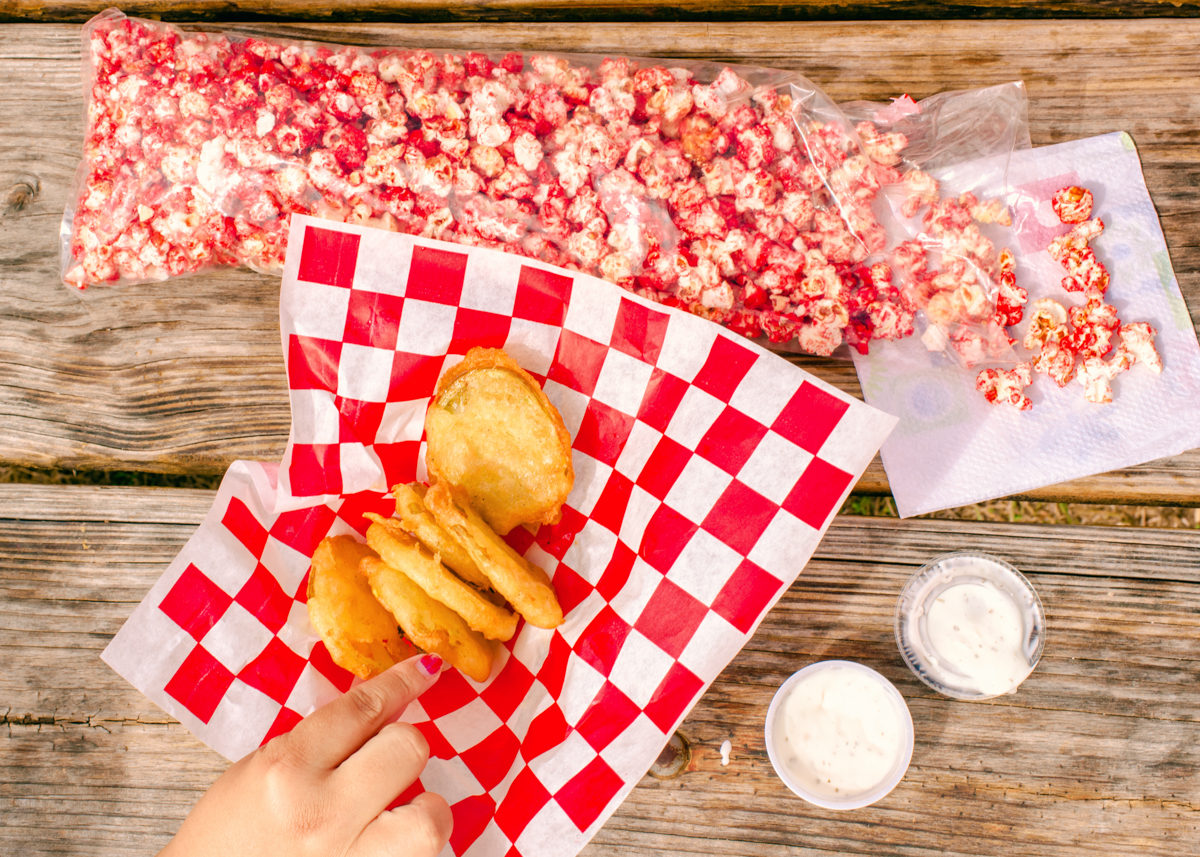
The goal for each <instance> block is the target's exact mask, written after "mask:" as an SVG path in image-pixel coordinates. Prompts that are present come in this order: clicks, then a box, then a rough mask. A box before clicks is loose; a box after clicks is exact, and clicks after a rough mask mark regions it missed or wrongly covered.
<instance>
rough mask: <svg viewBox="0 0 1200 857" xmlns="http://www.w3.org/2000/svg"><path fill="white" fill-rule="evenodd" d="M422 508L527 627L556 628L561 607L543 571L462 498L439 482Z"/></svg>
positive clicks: (558, 623)
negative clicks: (510, 544)
mask: <svg viewBox="0 0 1200 857" xmlns="http://www.w3.org/2000/svg"><path fill="white" fill-rule="evenodd" d="M425 505H426V507H427V508H428V509H429V511H430V512H432V513H433V516H434V518H435V519H436V520H437V522H438V523H439V524H441V525H442V527H444V528H445V529H446V530H447V531H448V532H449V533H450V534H451V535H452V536H454V538H456V539H458V541H459V542H460V543H461V544H462V546H463V547H464V548H466V550H467V552H468V553H469V554H470V555H471V559H473V560H475V564H476V565H477V566H479V570H480V571H482V572H483V573H484V574H485V575H486V576H487V578H488V580H490V581H491V582H492V586H493V587H495V589H496V591H497V592H499V593H500V594H501V595H503V596H504V597H505V598H506V599H508V603H509V604H511V605H512V606H513V609H515V610H516V611H517V612H518V613H520V614H521V615H522V616H524V617H525V620H526V621H527V622H529V624H531V625H536V626H537V627H539V628H556V627H558V626H559V625H561V624H562V621H563V613H562V606H561V605H559V603H558V597H557V596H556V595H555V594H554V587H553V586H552V585H551V583H550V578H549V577H548V576H547V575H546V572H544V571H542V570H541V569H540V568H538V567H537V566H536V565H534V564H533V563H531V562H529V561H528V560H526V559H525V557H523V556H521V555H520V554H519V553H517V552H516V551H515V550H513V549H512V548H511V547H509V545H508V543H507V542H505V541H504V539H502V538H500V536H498V535H496V532H495V531H494V530H492V528H491V527H489V526H488V525H487V523H486V522H485V521H484V520H483V519H482V518H481V517H480V516H479V514H477V513H476V512H475V510H474V509H472V508H471V506H470V505H469V504H468V503H467V502H466V498H465V496H463V495H458V496H456V494H455V492H454V491H453V490H452V489H451V488H450V487H449V486H447V485H446V484H445V483H443V482H435V483H434V484H433V485H432V486H430V488H429V490H428V491H427V492H426V493H425Z"/></svg>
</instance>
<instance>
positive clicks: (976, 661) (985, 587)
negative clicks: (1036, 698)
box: [896, 551, 1046, 700]
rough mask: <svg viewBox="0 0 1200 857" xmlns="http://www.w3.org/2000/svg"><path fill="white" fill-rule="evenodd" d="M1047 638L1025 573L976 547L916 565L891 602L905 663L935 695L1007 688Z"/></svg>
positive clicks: (981, 695)
mask: <svg viewBox="0 0 1200 857" xmlns="http://www.w3.org/2000/svg"><path fill="white" fill-rule="evenodd" d="M1045 642H1046V617H1045V612H1044V611H1043V609H1042V601H1041V599H1040V598H1038V594H1037V592H1035V591H1034V588H1033V586H1031V585H1030V583H1029V581H1028V580H1026V579H1025V577H1024V576H1023V575H1022V574H1021V573H1020V572H1019V571H1017V570H1016V569H1015V568H1013V567H1012V566H1011V565H1009V564H1008V563H1007V562H1004V561H1003V560H1001V559H997V558H996V557H994V556H989V555H988V554H985V553H980V552H978V551H959V552H957V553H950V554H944V555H943V556H939V557H936V558H934V559H933V560H930V561H929V562H928V563H926V564H925V565H924V566H922V567H921V568H920V569H919V570H918V571H917V573H916V574H914V575H913V576H912V577H911V578H910V579H909V581H908V583H906V584H905V585H904V589H903V590H901V592H900V599H899V601H898V602H897V603H896V644H897V646H899V648H900V655H901V656H902V657H903V658H904V662H905V663H907V664H908V666H909V668H910V669H911V670H912V671H913V673H915V674H916V676H917V678H919V679H920V680H921V681H923V682H925V684H927V685H929V686H930V687H931V688H933V689H934V690H936V691H937V692H938V693H941V694H944V695H946V696H949V697H952V698H954V699H967V700H979V699H991V698H992V697H996V696H1000V695H1002V694H1006V693H1013V692H1015V691H1016V689H1017V688H1018V687H1019V686H1020V684H1021V682H1023V681H1024V680H1025V679H1026V678H1027V677H1028V676H1029V674H1030V673H1031V672H1033V668H1034V667H1035V666H1037V663H1038V660H1039V659H1040V658H1041V656H1042V648H1043V647H1044V646H1045Z"/></svg>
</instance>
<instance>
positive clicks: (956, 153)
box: [842, 82, 1031, 367]
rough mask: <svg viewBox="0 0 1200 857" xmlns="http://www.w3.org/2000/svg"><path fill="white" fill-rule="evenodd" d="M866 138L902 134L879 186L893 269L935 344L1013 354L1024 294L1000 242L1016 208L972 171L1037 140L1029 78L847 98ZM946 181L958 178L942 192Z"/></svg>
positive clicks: (1005, 358)
mask: <svg viewBox="0 0 1200 857" xmlns="http://www.w3.org/2000/svg"><path fill="white" fill-rule="evenodd" d="M842 109H843V110H844V111H845V113H846V115H847V117H848V118H850V119H851V121H857V125H856V128H857V130H858V132H859V134H860V135H861V136H862V138H863V140H864V144H865V145H867V146H870V145H871V144H872V142H873V141H875V140H881V139H886V138H888V137H889V136H890V135H894V134H899V135H901V136H902V137H903V138H904V140H905V141H906V145H905V146H904V148H903V150H902V151H901V152H897V154H896V156H895V157H896V160H895V166H896V168H897V170H898V172H899V173H900V177H899V180H898V181H896V182H894V183H891V184H889V185H887V186H886V187H885V188H884V189H883V191H882V193H881V194H880V198H879V199H880V202H881V203H882V204H883V205H884V206H885V207H886V210H885V211H884V212H883V213H882V214H881V217H880V219H881V221H882V222H883V223H885V224H886V225H887V229H888V240H887V244H888V248H889V252H888V257H887V264H888V270H889V272H890V275H891V277H892V282H893V284H894V285H896V286H897V287H899V288H900V290H901V292H902V293H903V294H904V295H905V296H906V297H907V298H908V300H909V302H910V304H911V306H912V308H913V309H914V310H915V311H916V327H917V329H918V330H919V331H920V335H921V339H922V341H923V342H924V343H925V346H926V348H928V349H929V350H930V351H940V352H945V353H947V354H949V355H950V356H952V357H953V358H955V359H956V360H957V361H958V362H960V363H961V364H963V365H964V366H966V367H971V366H975V365H977V364H979V363H982V362H1001V363H1004V362H1016V359H1017V358H1016V353H1015V351H1014V350H1013V347H1012V346H1013V344H1014V343H1013V340H1012V338H1011V337H1010V336H1009V334H1008V333H1007V331H1006V330H1005V328H1006V327H1008V326H1011V325H1013V324H1016V323H1017V322H1018V321H1019V320H1020V318H1021V312H1022V309H1021V308H1022V306H1023V304H1024V301H1025V295H1024V294H1023V293H1022V291H1021V290H1019V289H1017V288H1016V286H1015V279H1014V277H1013V271H1014V268H1015V260H1014V258H1013V255H1012V253H1011V251H1008V250H1006V249H1004V248H1003V244H1004V243H1005V242H1007V241H1009V240H1010V238H1009V237H1008V233H1009V229H1008V227H1011V226H1012V213H1011V211H1010V210H1009V207H1008V206H1007V205H1006V204H1005V201H1004V200H1003V198H1002V197H993V198H980V197H979V196H977V195H976V193H974V192H973V191H974V190H975V189H977V188H974V184H973V181H972V176H971V175H968V173H970V172H971V171H978V169H979V164H980V163H981V162H984V161H990V162H993V163H996V164H998V167H999V169H1000V171H1001V173H1003V172H1004V171H1005V166H1006V163H1007V158H1008V157H1009V156H1010V155H1011V153H1012V152H1013V151H1015V150H1017V149H1028V148H1030V146H1031V142H1030V137H1029V125H1028V121H1027V118H1026V97H1025V87H1024V85H1023V84H1022V83H1020V82H1014V83H1008V84H1002V85H1000V86H992V87H987V88H984V89H975V90H962V91H957V92H945V93H939V94H937V95H934V96H931V97H929V98H926V99H923V100H922V101H920V102H914V101H912V100H911V99H908V98H902V99H898V100H897V101H895V102H893V103H891V104H886V105H885V104H872V103H866V102H858V103H853V104H845V105H842ZM944 188H955V191H954V192H953V193H946V192H945V191H944Z"/></svg>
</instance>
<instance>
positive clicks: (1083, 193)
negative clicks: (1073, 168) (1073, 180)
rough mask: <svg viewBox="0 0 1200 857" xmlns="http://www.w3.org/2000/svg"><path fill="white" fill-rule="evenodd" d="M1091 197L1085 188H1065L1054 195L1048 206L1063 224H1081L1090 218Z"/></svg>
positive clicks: (1090, 193)
mask: <svg viewBox="0 0 1200 857" xmlns="http://www.w3.org/2000/svg"><path fill="white" fill-rule="evenodd" d="M1092 204H1093V197H1092V192H1091V191H1090V190H1088V189H1087V188H1082V187H1076V186H1074V185H1072V186H1071V187H1065V188H1063V189H1062V190H1060V191H1058V192H1057V193H1055V194H1054V198H1053V199H1051V200H1050V206H1051V208H1053V209H1054V214H1055V215H1056V216H1057V217H1058V219H1059V220H1061V221H1062V222H1063V223H1083V222H1084V221H1085V220H1087V219H1088V218H1089V217H1091V216H1092Z"/></svg>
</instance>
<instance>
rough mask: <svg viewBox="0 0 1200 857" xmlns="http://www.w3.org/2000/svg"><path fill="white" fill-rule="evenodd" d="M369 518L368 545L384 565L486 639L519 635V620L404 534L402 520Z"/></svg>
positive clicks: (508, 638)
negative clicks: (394, 570) (404, 577)
mask: <svg viewBox="0 0 1200 857" xmlns="http://www.w3.org/2000/svg"><path fill="white" fill-rule="evenodd" d="M367 517H368V518H370V519H371V520H372V521H374V522H375V523H373V524H371V526H370V527H368V528H367V544H369V545H370V546H371V547H372V548H373V549H374V550H375V551H376V552H377V553H378V554H379V556H380V558H382V559H383V561H384V562H386V563H387V564H388V565H390V566H392V568H395V569H398V570H399V571H402V572H404V574H405V575H406V576H407V577H408V578H410V579H411V580H412V581H413V582H414V583H416V584H417V585H418V586H419V587H421V589H423V590H424V591H425V592H426V593H428V595H429V596H430V597H431V598H433V599H434V600H435V601H439V602H441V603H442V604H445V605H446V606H447V607H449V608H450V609H451V610H453V611H455V612H456V613H458V614H459V615H460V616H462V618H463V620H464V621H465V622H466V623H467V624H468V625H469V626H470V627H471V628H473V629H474V630H476V631H478V632H479V633H481V634H483V635H484V636H485V637H490V638H491V639H493V640H501V641H503V640H511V639H512V636H513V634H515V633H516V632H517V617H516V615H515V614H513V613H512V611H510V610H507V609H505V608H504V607H501V606H500V605H498V604H494V603H492V602H491V601H489V600H488V599H487V598H485V597H484V596H483V594H482V593H480V592H479V590H477V589H475V588H473V587H472V586H470V585H468V584H466V583H464V582H463V581H462V580H460V579H459V578H457V577H455V576H454V573H453V572H451V571H450V570H449V569H448V568H446V567H445V566H444V565H442V563H441V561H440V560H439V559H438V557H437V556H435V555H434V554H432V553H430V552H429V551H428V550H426V549H425V547H424V546H423V545H422V544H421V543H420V542H418V541H417V540H416V539H414V538H413V537H412V536H410V535H409V534H408V533H406V532H404V530H403V529H401V527H400V522H399V521H396V520H395V519H388V518H382V517H380V516H379V515H372V514H368V515H367Z"/></svg>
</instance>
